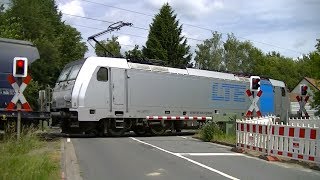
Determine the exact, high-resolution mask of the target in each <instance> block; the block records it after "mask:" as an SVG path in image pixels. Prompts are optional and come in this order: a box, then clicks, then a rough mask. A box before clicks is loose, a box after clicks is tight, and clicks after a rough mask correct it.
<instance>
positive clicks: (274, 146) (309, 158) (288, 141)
mask: <svg viewBox="0 0 320 180" xmlns="http://www.w3.org/2000/svg"><path fill="white" fill-rule="evenodd" d="M274 119H275V117H274V116H268V117H263V118H261V119H260V120H259V119H256V120H237V128H236V133H237V145H236V146H237V147H238V148H243V149H247V150H253V151H259V152H262V153H265V154H267V155H276V156H282V157H287V158H290V159H296V160H302V161H306V162H313V163H320V129H319V126H316V125H310V124H308V125H306V124H302V125H301V126H298V124H297V125H289V124H286V125H285V124H278V123H276V124H275V123H274Z"/></svg>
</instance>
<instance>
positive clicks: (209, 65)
mask: <svg viewBox="0 0 320 180" xmlns="http://www.w3.org/2000/svg"><path fill="white" fill-rule="evenodd" d="M319 47H320V41H319V40H318V43H317V45H316V48H317V49H319ZM197 48H198V49H197V50H196V56H195V61H196V63H197V67H198V68H200V69H207V70H215V71H224V72H234V73H242V74H244V75H259V76H262V77H267V78H272V79H277V80H281V81H284V82H285V83H286V84H287V86H288V88H289V90H292V89H293V88H294V87H295V86H296V85H297V84H298V83H299V81H300V80H301V79H303V78H304V77H311V78H315V79H317V78H318V79H319V77H320V75H319V68H320V65H319V64H317V62H318V61H319V60H318V57H319V56H320V54H319V52H320V51H319V50H318V52H312V53H310V54H309V55H305V56H303V58H300V59H298V60H293V59H292V58H288V57H284V56H282V55H281V54H280V53H278V52H275V51H272V52H269V53H267V54H264V53H263V52H262V51H261V50H260V49H258V48H256V47H254V45H253V44H252V43H251V42H249V41H240V40H238V39H237V38H236V37H235V36H234V35H233V34H228V37H227V40H226V41H225V42H222V36H221V34H219V33H217V32H214V33H213V34H212V37H211V38H210V39H206V40H205V41H204V42H203V43H202V44H198V45H197ZM302 67H303V68H302Z"/></svg>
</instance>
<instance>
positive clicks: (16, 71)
mask: <svg viewBox="0 0 320 180" xmlns="http://www.w3.org/2000/svg"><path fill="white" fill-rule="evenodd" d="M15 78H16V80H17V81H16V80H15ZM22 78H24V80H22ZM30 80H31V77H30V76H28V59H27V58H26V57H15V58H14V59H13V67H12V75H11V74H10V75H9V76H8V81H9V83H10V84H11V86H12V87H13V89H14V91H15V95H14V97H13V98H12V100H11V102H10V103H9V104H8V106H7V110H8V111H12V110H13V109H14V107H15V105H16V106H17V113H18V114H17V138H18V139H19V138H20V131H21V106H22V108H23V109H24V110H26V111H30V110H31V108H30V105H29V103H28V102H27V100H26V99H25V97H24V95H23V94H22V93H23V91H24V90H25V88H26V87H27V85H28V83H29V82H30ZM21 104H22V105H21Z"/></svg>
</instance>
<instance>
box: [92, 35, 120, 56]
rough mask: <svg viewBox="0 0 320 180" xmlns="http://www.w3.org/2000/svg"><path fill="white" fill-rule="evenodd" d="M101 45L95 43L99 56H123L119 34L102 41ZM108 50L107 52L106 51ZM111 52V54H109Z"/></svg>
mask: <svg viewBox="0 0 320 180" xmlns="http://www.w3.org/2000/svg"><path fill="white" fill-rule="evenodd" d="M100 44H101V45H102V46H103V47H101V46H100V45H99V44H97V43H96V45H95V53H96V55H97V56H99V57H121V52H120V50H121V45H120V43H119V41H118V36H112V37H111V39H109V38H108V39H107V40H106V41H105V40H103V41H100ZM105 49H106V50H107V52H106V51H105ZM108 52H110V53H111V54H112V55H111V54H109V53H108Z"/></svg>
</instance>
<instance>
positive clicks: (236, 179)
mask: <svg viewBox="0 0 320 180" xmlns="http://www.w3.org/2000/svg"><path fill="white" fill-rule="evenodd" d="M130 138H131V139H132V140H135V141H137V142H139V143H142V144H145V145H148V146H151V147H153V148H156V149H158V150H160V151H163V152H166V153H168V154H172V155H174V156H177V157H179V158H181V159H184V160H187V161H189V162H191V163H193V164H196V165H198V166H200V167H203V168H205V169H208V170H210V171H212V172H215V173H217V174H220V175H222V176H224V177H226V178H229V179H232V180H239V179H238V178H235V177H233V176H230V175H228V174H226V173H224V172H221V171H219V170H217V169H213V168H212V167H209V166H206V165H204V164H202V163H199V162H197V161H194V160H192V159H189V158H187V157H184V156H182V155H180V154H179V153H173V152H171V151H168V150H165V149H162V148H160V147H158V146H155V145H152V144H149V143H146V142H144V141H141V140H139V139H136V138H134V137H130Z"/></svg>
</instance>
